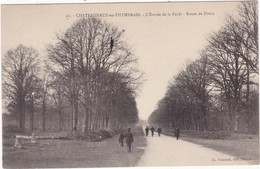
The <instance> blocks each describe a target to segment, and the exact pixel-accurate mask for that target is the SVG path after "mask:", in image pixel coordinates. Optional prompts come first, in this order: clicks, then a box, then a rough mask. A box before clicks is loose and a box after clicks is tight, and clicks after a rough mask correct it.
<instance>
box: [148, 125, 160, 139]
mask: <svg viewBox="0 0 260 169" xmlns="http://www.w3.org/2000/svg"><path fill="white" fill-rule="evenodd" d="M150 130H151V134H152V137H153V135H154V132H155V128H154V127H153V126H152V127H151V128H150V129H149V127H148V126H146V128H145V135H146V137H148V135H149V131H150ZM161 132H162V129H161V128H160V127H158V129H157V133H158V136H159V137H160V136H161Z"/></svg>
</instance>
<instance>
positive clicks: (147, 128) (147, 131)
mask: <svg viewBox="0 0 260 169" xmlns="http://www.w3.org/2000/svg"><path fill="white" fill-rule="evenodd" d="M148 134H149V127H148V126H146V128H145V135H146V137H148Z"/></svg>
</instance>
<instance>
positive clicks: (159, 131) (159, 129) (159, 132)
mask: <svg viewBox="0 0 260 169" xmlns="http://www.w3.org/2000/svg"><path fill="white" fill-rule="evenodd" d="M157 132H158V136H159V137H160V135H161V132H162V129H161V128H160V127H159V128H158V129H157Z"/></svg>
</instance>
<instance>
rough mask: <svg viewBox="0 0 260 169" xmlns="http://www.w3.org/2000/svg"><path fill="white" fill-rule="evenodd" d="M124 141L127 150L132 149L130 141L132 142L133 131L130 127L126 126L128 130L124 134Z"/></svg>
mask: <svg viewBox="0 0 260 169" xmlns="http://www.w3.org/2000/svg"><path fill="white" fill-rule="evenodd" d="M125 142H126V145H127V150H128V152H131V151H132V143H133V142H134V136H133V133H132V132H131V129H130V128H128V131H127V133H126V134H125Z"/></svg>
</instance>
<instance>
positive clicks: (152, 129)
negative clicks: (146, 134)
mask: <svg viewBox="0 0 260 169" xmlns="http://www.w3.org/2000/svg"><path fill="white" fill-rule="evenodd" d="M150 130H151V132H152V137H153V134H154V128H153V126H152V128H151V129H150Z"/></svg>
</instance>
